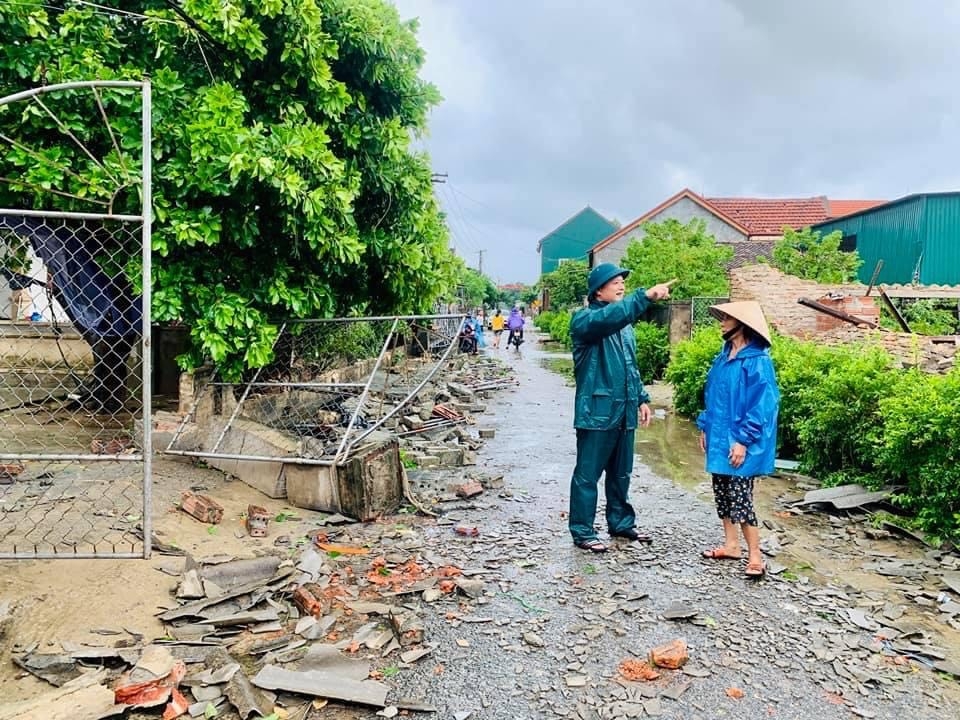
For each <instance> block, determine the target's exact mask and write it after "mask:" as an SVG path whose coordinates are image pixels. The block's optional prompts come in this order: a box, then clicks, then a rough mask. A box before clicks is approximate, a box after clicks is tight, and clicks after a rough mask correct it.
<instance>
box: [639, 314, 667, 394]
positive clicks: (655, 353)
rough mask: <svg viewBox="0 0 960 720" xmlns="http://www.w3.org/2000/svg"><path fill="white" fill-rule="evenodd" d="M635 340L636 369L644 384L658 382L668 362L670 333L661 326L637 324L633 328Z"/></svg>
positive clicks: (646, 323) (644, 323)
mask: <svg viewBox="0 0 960 720" xmlns="http://www.w3.org/2000/svg"><path fill="white" fill-rule="evenodd" d="M633 332H634V335H635V336H636V339H637V368H638V369H639V370H640V377H641V378H643V380H644V381H645V382H648V381H650V380H659V379H660V378H662V377H663V371H664V370H665V369H666V367H667V363H668V362H670V332H669V330H668V329H667V328H666V327H664V326H662V325H655V324H654V323H648V322H639V323H637V324H636V325H634V326H633Z"/></svg>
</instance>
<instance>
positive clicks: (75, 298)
mask: <svg viewBox="0 0 960 720" xmlns="http://www.w3.org/2000/svg"><path fill="white" fill-rule="evenodd" d="M47 222H48V221H46V220H44V219H43V218H34V217H26V216H23V215H0V227H5V228H8V229H10V230H12V231H13V232H15V233H16V234H17V235H20V236H21V237H26V238H27V239H29V240H30V245H31V247H32V248H33V251H34V252H35V253H36V254H37V256H38V257H39V258H40V259H41V260H42V261H43V264H44V265H46V267H47V271H48V272H49V273H50V274H51V275H52V276H53V284H54V295H55V297H56V298H57V300H58V301H59V302H60V304H61V305H62V306H63V309H64V312H66V313H67V316H68V317H69V318H70V320H71V321H72V322H73V324H74V325H76V326H77V328H78V329H79V330H80V331H81V333H83V334H84V335H85V336H88V337H92V338H100V337H130V336H135V335H139V334H140V323H141V319H142V304H141V299H140V298H139V297H136V296H134V295H133V293H132V292H131V291H130V289H129V288H128V287H126V286H127V283H126V281H125V279H123V278H118V279H116V280H115V279H113V278H111V277H110V276H108V275H107V274H106V273H105V272H104V271H103V269H102V268H101V267H100V266H99V265H98V264H97V261H96V260H95V259H94V256H93V254H92V253H91V252H90V250H89V249H88V248H87V246H86V245H84V244H83V243H82V242H81V241H80V240H79V239H78V238H77V236H76V232H75V230H74V229H73V228H70V227H67V226H65V225H61V226H59V227H57V228H51V227H49V226H48V225H47V224H46V223H47Z"/></svg>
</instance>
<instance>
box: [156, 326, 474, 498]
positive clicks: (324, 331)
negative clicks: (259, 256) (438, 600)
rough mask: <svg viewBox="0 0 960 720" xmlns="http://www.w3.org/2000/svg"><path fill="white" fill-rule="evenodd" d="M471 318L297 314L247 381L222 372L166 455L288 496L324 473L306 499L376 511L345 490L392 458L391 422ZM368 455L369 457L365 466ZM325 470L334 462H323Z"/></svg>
mask: <svg viewBox="0 0 960 720" xmlns="http://www.w3.org/2000/svg"><path fill="white" fill-rule="evenodd" d="M463 319H464V316H463V315H405V316H400V315H398V316H384V317H365V318H331V319H310V320H290V321H288V322H287V323H285V324H284V325H283V326H282V327H281V329H280V332H279V334H278V338H277V341H276V343H275V344H274V348H273V351H274V360H273V361H272V362H271V363H270V364H268V365H266V366H265V367H263V368H260V369H258V370H256V371H253V372H251V373H250V375H249V377H248V378H245V379H244V380H243V381H242V382H239V383H228V382H224V381H222V380H221V379H220V378H219V377H218V375H217V373H216V372H214V373H213V374H212V376H211V377H210V378H209V380H207V381H206V382H204V383H203V384H202V386H201V387H200V389H199V390H198V391H197V393H196V397H195V399H194V402H193V403H192V406H191V409H190V411H189V412H188V414H187V415H186V416H185V417H184V419H183V421H182V423H181V424H180V426H179V427H178V429H177V431H176V433H175V434H174V436H173V438H172V440H171V441H170V444H169V445H168V447H167V449H166V450H165V453H167V454H170V455H181V456H187V457H194V458H199V459H203V460H205V461H207V462H208V463H209V464H211V465H212V466H214V467H217V468H219V469H220V470H223V471H224V472H227V473H229V474H232V475H236V476H238V477H241V478H242V479H243V480H244V481H245V482H247V483H248V484H250V485H252V486H253V487H255V488H257V489H258V490H260V491H261V492H264V493H265V494H267V495H269V496H270V497H285V496H288V484H289V483H290V481H291V478H293V479H294V480H295V481H298V482H299V481H302V482H300V485H299V487H303V486H304V483H305V482H306V480H304V478H306V477H307V476H309V477H311V478H314V479H316V478H320V479H319V480H317V481H316V482H314V486H316V485H317V484H319V485H325V489H321V490H316V491H315V492H314V491H310V492H307V493H305V495H309V496H310V498H312V499H308V500H306V501H305V502H307V505H305V506H309V507H313V508H314V509H323V508H336V509H338V510H340V509H348V506H350V505H351V503H353V504H352V506H353V507H359V508H362V509H363V512H367V511H368V510H370V509H371V508H372V505H371V504H370V503H369V502H368V499H367V498H364V497H359V496H357V497H353V498H351V499H350V501H349V502H348V501H347V500H346V499H345V498H344V497H343V496H344V494H353V493H354V490H355V489H356V488H353V487H352V485H351V483H353V484H355V482H354V481H355V480H356V479H357V478H359V477H360V476H362V475H363V472H364V471H363V467H362V465H364V464H366V463H374V462H375V461H376V458H382V457H384V455H383V452H382V449H383V446H384V444H385V443H386V444H389V443H390V442H392V443H393V445H394V447H395V446H396V434H395V433H392V432H391V433H385V432H383V430H384V428H385V427H387V426H388V424H390V425H391V429H392V430H395V429H396V428H393V427H392V423H390V421H391V419H394V422H395V421H396V416H397V414H398V413H401V412H402V411H403V410H404V409H405V408H407V407H408V405H409V404H410V403H411V402H412V400H413V399H414V398H415V397H416V396H417V394H418V393H419V392H420V391H421V389H422V388H423V387H424V386H425V385H426V384H427V383H428V382H429V381H430V380H431V378H433V377H434V376H435V375H436V374H437V373H438V372H439V371H440V370H441V368H442V367H443V366H444V364H445V363H446V362H447V360H448V358H449V357H450V356H451V354H452V353H454V352H456V351H457V349H458V335H459V333H460V330H461V327H462V324H463ZM360 453H366V454H367V455H366V456H365V458H364V462H363V463H361V464H360V465H358V464H357V463H356V462H355V460H356V458H357V457H358V454H360ZM311 467H313V468H315V469H313V470H311V469H309V468H311ZM324 467H326V468H332V469H331V470H328V471H324V470H318V469H316V468H324ZM349 478H353V479H349ZM311 482H312V481H311ZM358 482H360V481H358ZM318 494H319V495H322V496H324V498H325V499H323V500H320V499H317V497H318ZM293 499H295V498H292V497H291V500H293ZM301 506H304V505H301ZM358 514H362V513H358Z"/></svg>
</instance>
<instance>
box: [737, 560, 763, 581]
mask: <svg viewBox="0 0 960 720" xmlns="http://www.w3.org/2000/svg"><path fill="white" fill-rule="evenodd" d="M743 574H744V575H746V576H747V577H748V578H750V579H751V580H759V579H760V578H762V577H763V576H764V575H766V574H767V566H766V564H765V563H764V562H763V560H761V561H760V562H752V563H750V564H748V565H747V568H746V570H744V571H743Z"/></svg>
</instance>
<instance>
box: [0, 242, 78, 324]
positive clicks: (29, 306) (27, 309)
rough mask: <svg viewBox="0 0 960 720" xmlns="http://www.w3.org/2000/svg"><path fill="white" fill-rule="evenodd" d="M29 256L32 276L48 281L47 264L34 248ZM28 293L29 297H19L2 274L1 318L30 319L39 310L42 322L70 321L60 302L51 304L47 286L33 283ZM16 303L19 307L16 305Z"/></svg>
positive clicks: (0, 279)
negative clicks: (36, 253)
mask: <svg viewBox="0 0 960 720" xmlns="http://www.w3.org/2000/svg"><path fill="white" fill-rule="evenodd" d="M28 257H29V258H30V273H29V274H30V277H32V278H36V279H37V280H40V281H41V282H46V279H47V268H46V266H45V265H44V264H43V262H42V261H41V260H40V258H38V257H37V256H36V255H35V254H34V253H33V251H32V250H30V251H28ZM27 293H29V298H28V299H20V298H18V297H17V293H15V292H14V291H12V290H11V289H10V284H9V283H8V282H7V280H6V278H4V277H3V276H2V275H0V320H29V319H30V316H31V315H32V314H33V313H35V312H38V313H40V315H41V317H42V319H41V322H51V321H52V320H56V321H57V322H59V323H69V322H70V319H69V318H68V317H67V314H66V313H65V312H64V311H63V308H62V307H60V303H58V302H57V301H56V300H53V305H52V306H51V304H50V297H49V295H48V294H47V291H46V288H45V287H42V286H40V285H31V286H30V289H29V290H27ZM15 300H19V302H17V303H14V301H15ZM15 304H16V305H18V306H19V307H14V305H15ZM18 310H19V313H18V312H17V311H18Z"/></svg>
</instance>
